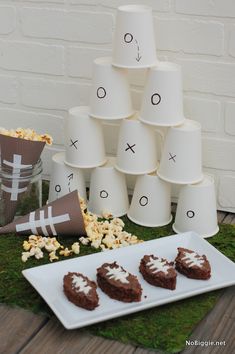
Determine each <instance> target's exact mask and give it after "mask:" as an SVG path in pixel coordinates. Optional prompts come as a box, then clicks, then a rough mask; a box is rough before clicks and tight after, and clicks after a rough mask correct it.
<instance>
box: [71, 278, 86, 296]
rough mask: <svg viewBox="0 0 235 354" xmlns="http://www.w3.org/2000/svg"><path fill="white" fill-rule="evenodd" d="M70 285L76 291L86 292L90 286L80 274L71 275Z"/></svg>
mask: <svg viewBox="0 0 235 354" xmlns="http://www.w3.org/2000/svg"><path fill="white" fill-rule="evenodd" d="M72 279H73V280H72V285H73V287H74V288H75V289H76V291H77V292H81V293H84V294H86V295H87V294H88V293H89V291H90V290H91V286H89V285H88V284H87V281H86V280H84V279H83V278H82V277H81V276H80V275H76V274H73V276H72Z"/></svg>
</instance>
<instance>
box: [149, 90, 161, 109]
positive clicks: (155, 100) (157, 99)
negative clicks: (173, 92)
mask: <svg viewBox="0 0 235 354" xmlns="http://www.w3.org/2000/svg"><path fill="white" fill-rule="evenodd" d="M160 102H161V96H160V95H159V93H154V94H153V95H152V96H151V103H152V105H154V106H157V105H158V104H159V103H160Z"/></svg>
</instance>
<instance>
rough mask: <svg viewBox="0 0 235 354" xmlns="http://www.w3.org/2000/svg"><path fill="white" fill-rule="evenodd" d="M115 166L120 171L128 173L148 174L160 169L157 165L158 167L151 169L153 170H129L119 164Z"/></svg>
mask: <svg viewBox="0 0 235 354" xmlns="http://www.w3.org/2000/svg"><path fill="white" fill-rule="evenodd" d="M114 167H115V168H116V170H118V171H119V172H122V173H125V174H127V175H136V176H138V175H146V174H148V173H152V172H155V171H156V170H157V169H158V166H156V168H154V169H151V170H145V171H128V170H124V169H122V168H120V167H119V166H118V165H116V164H115V165H114Z"/></svg>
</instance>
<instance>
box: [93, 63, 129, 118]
mask: <svg viewBox="0 0 235 354" xmlns="http://www.w3.org/2000/svg"><path fill="white" fill-rule="evenodd" d="M133 112H134V111H133V108H132V103H131V94H130V86H129V83H128V80H127V71H126V70H125V69H119V68H115V67H114V66H112V58H110V57H103V58H97V59H95V61H94V64H93V81H92V88H91V95H90V115H91V116H92V117H94V118H99V119H107V120H111V119H122V118H126V117H129V116H131V115H132V114H133Z"/></svg>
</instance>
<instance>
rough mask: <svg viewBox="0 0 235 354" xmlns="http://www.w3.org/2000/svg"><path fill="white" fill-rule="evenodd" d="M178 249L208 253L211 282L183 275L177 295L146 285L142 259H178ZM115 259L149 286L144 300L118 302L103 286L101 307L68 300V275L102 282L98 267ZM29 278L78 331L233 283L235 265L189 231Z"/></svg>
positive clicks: (35, 271) (47, 268)
mask: <svg viewBox="0 0 235 354" xmlns="http://www.w3.org/2000/svg"><path fill="white" fill-rule="evenodd" d="M177 247H185V248H189V249H191V250H194V251H196V252H197V253H199V254H205V255H206V256H207V258H208V260H209V261H210V264H211V268H212V276H211V278H210V279H209V280H193V279H188V278H186V277H184V276H183V275H181V274H178V276H177V283H176V290H174V291H172V290H167V289H163V288H159V287H154V286H152V285H149V284H148V283H147V282H145V280H144V279H143V278H142V275H141V274H140V273H139V262H140V260H141V258H142V257H143V256H144V255H145V254H155V255H157V256H160V257H164V258H167V259H168V260H171V261H172V260H174V259H175V257H176V255H177ZM113 261H117V262H118V263H119V264H120V265H122V266H123V267H124V268H125V269H126V270H127V271H129V272H130V273H132V274H135V275H137V277H138V279H139V281H140V283H141V286H142V288H143V294H142V301H141V302H134V303H123V302H120V301H117V300H112V299H110V298H109V297H108V296H107V295H106V294H104V293H103V292H102V291H101V290H100V289H99V288H98V294H99V298H100V302H99V303H100V306H99V307H97V308H96V309H95V310H93V311H87V310H84V309H82V308H79V307H77V306H75V305H74V304H72V303H71V302H70V301H68V300H67V298H66V296H65V295H64V293H63V277H64V275H65V274H67V272H69V271H70V272H81V273H83V274H84V275H87V276H88V277H89V278H90V279H92V280H96V269H97V268H98V267H99V266H100V265H102V264H103V263H104V262H113ZM23 275H24V276H25V278H26V279H27V280H28V281H29V282H30V283H31V285H32V286H33V287H34V288H35V289H36V290H37V291H38V293H39V294H40V295H41V296H42V297H43V298H44V300H45V301H46V302H47V304H48V305H49V306H50V308H51V309H52V310H53V312H54V313H55V315H56V316H57V317H58V319H59V320H60V321H61V323H62V324H63V325H64V327H65V328H67V329H74V328H79V327H83V326H87V325H91V324H93V323H97V322H101V321H105V320H108V319H111V318H115V317H119V316H123V315H127V314H130V313H133V312H138V311H141V310H146V309H148V308H151V307H155V306H159V305H162V304H167V303H170V302H173V301H177V300H181V299H184V298H187V297H190V296H194V295H197V294H201V293H205V292H208V291H211V290H214V289H219V288H223V287H226V286H229V285H233V284H235V263H233V262H232V261H230V260H229V259H228V258H227V257H225V256H224V255H222V254H221V253H220V252H219V251H218V250H216V249H215V248H214V247H213V246H211V245H210V244H209V243H208V242H207V241H206V240H204V239H203V238H201V237H200V236H199V235H197V234H196V233H194V232H187V233H183V234H178V235H173V236H168V237H163V238H160V239H156V240H152V241H146V242H143V243H141V244H138V245H134V246H129V247H124V248H119V249H116V250H112V251H106V252H100V253H95V254H91V255H88V256H83V257H78V258H73V259H71V260H66V261H61V262H57V263H53V264H48V265H43V266H39V267H34V268H30V269H26V270H24V271H23Z"/></svg>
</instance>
